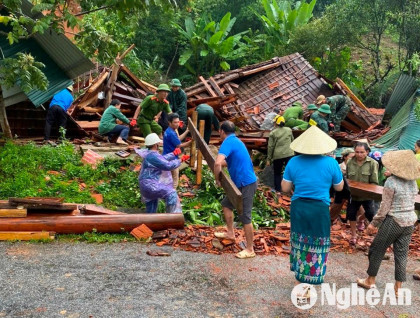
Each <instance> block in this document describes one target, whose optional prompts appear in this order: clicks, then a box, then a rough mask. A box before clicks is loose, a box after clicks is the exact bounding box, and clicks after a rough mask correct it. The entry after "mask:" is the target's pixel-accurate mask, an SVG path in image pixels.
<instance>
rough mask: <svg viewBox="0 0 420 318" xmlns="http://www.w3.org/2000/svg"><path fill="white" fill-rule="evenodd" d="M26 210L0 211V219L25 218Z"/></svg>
mask: <svg viewBox="0 0 420 318" xmlns="http://www.w3.org/2000/svg"><path fill="white" fill-rule="evenodd" d="M27 213H28V212H27V210H26V209H0V218H25V217H26V216H27Z"/></svg>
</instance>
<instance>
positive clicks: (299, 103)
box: [292, 102, 302, 107]
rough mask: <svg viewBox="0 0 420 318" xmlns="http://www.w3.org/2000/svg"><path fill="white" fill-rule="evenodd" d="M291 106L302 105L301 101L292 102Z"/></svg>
mask: <svg viewBox="0 0 420 318" xmlns="http://www.w3.org/2000/svg"><path fill="white" fill-rule="evenodd" d="M292 106H299V107H302V103H301V102H294V103H293V104H292Z"/></svg>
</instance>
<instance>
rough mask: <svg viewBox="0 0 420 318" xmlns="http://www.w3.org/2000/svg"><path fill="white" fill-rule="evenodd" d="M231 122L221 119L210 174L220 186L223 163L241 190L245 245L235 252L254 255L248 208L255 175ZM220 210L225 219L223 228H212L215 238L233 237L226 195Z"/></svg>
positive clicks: (231, 211)
mask: <svg viewBox="0 0 420 318" xmlns="http://www.w3.org/2000/svg"><path fill="white" fill-rule="evenodd" d="M235 128H236V127H235V125H234V124H233V123H232V122H230V121H225V122H223V123H222V124H221V125H220V130H219V133H220V138H221V140H222V141H223V143H222V145H221V146H220V149H219V154H218V155H217V158H216V162H215V164H214V176H215V179H216V184H217V185H218V186H220V172H221V170H222V167H224V166H227V168H228V171H229V174H230V177H231V179H232V181H233V182H234V183H235V185H236V186H237V187H238V189H239V191H241V193H242V204H243V212H242V214H241V215H239V219H240V220H241V222H242V224H243V226H244V232H245V238H246V249H244V250H243V251H241V252H239V253H238V254H236V257H238V258H250V257H255V252H254V246H253V243H254V232H253V230H254V229H253V227H252V223H251V210H252V206H253V202H254V195H255V192H256V191H257V177H256V176H255V173H254V167H253V165H252V161H251V158H250V156H249V153H248V150H247V148H246V147H245V144H244V143H243V142H242V141H241V140H240V139H239V138H238V137H236V135H235ZM222 207H223V214H224V216H225V220H226V228H227V232H226V233H224V232H220V233H218V232H216V233H214V235H215V236H216V237H218V238H224V239H229V240H232V241H234V240H235V232H234V231H233V209H234V206H233V204H232V203H231V202H230V201H229V199H228V197H225V198H224V199H223V200H222Z"/></svg>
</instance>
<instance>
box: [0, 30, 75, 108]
mask: <svg viewBox="0 0 420 318" xmlns="http://www.w3.org/2000/svg"><path fill="white" fill-rule="evenodd" d="M0 47H1V48H2V51H3V55H4V57H5V58H8V57H12V56H14V55H15V54H16V53H19V52H24V53H30V54H32V56H33V57H34V58H35V59H36V60H37V61H38V62H41V63H43V64H44V65H45V67H44V68H43V69H42V71H43V72H44V74H45V76H46V77H47V79H48V82H49V86H48V89H47V90H46V91H40V90H38V89H36V90H32V91H30V92H29V93H27V94H25V95H26V96H27V97H28V98H29V100H30V101H31V102H32V103H33V104H34V105H35V106H39V105H40V104H42V103H44V102H45V101H47V100H48V99H50V98H51V97H52V96H53V95H54V94H55V93H56V92H58V91H60V90H62V89H63V88H65V87H67V86H69V85H70V84H71V83H72V80H71V79H70V78H69V77H68V76H67V75H66V74H65V73H64V72H63V71H62V70H61V69H60V67H59V66H58V65H57V64H56V63H55V62H54V61H53V60H52V59H51V58H50V57H49V55H48V54H46V52H45V50H44V49H42V48H41V46H40V45H39V44H38V43H37V41H35V39H32V38H30V39H27V40H22V41H19V42H18V43H14V44H13V45H10V44H9V41H8V40H7V39H6V38H5V37H0ZM12 92H14V93H13V94H12ZM20 94H22V91H21V90H20V89H17V88H16V87H13V88H11V89H8V90H6V92H5V95H6V96H8V100H7V104H6V106H10V105H13V103H14V102H16V101H21V99H22V98H21V96H16V95H20Z"/></svg>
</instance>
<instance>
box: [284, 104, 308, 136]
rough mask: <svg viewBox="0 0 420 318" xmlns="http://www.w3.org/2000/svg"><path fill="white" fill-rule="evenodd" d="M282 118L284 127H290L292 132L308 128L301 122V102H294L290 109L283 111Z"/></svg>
mask: <svg viewBox="0 0 420 318" xmlns="http://www.w3.org/2000/svg"><path fill="white" fill-rule="evenodd" d="M283 117H284V119H285V121H286V127H290V128H292V129H293V130H298V129H299V130H305V129H306V128H308V123H307V122H306V121H304V120H303V109H302V103H301V102H294V103H293V104H292V107H289V108H288V109H286V110H285V111H284V113H283Z"/></svg>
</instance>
